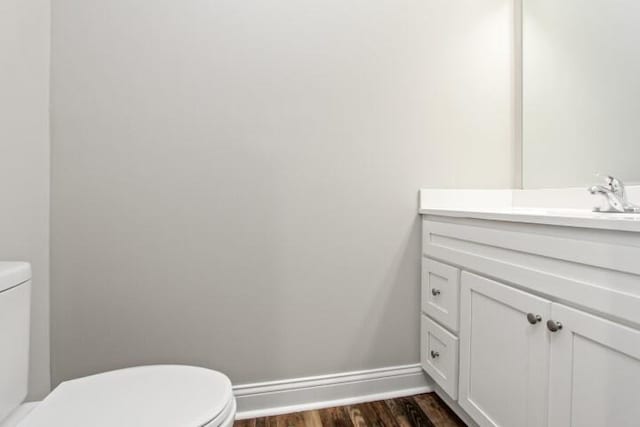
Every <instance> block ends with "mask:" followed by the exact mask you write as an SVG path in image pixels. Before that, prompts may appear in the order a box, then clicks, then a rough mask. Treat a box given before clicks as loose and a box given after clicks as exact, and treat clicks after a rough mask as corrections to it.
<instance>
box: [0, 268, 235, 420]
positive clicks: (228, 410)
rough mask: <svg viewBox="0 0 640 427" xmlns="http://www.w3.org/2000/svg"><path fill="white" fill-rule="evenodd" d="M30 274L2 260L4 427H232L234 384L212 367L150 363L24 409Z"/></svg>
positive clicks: (86, 381)
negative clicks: (232, 385)
mask: <svg viewBox="0 0 640 427" xmlns="http://www.w3.org/2000/svg"><path fill="white" fill-rule="evenodd" d="M30 297H31V268H30V266H29V264H28V263H21V262H0V348H1V349H2V351H0V427H18V426H19V427H45V426H47V427H81V426H82V427H86V426H92V427H115V426H117V427H134V426H135V427H160V426H166V427H230V426H232V425H233V422H234V419H235V413H236V401H235V398H234V396H233V391H232V388H231V381H229V378H227V377H226V376H225V375H224V374H222V373H220V372H216V371H213V370H211V369H206V368H200V367H194V366H182V365H151V366H139V367H133V368H127V369H120V370H116V371H111V372H105V373H101V374H96V375H91V376H88V377H83V378H78V379H74V380H71V381H66V382H63V383H61V384H60V385H59V386H58V387H56V388H55V389H54V390H53V391H52V392H51V393H50V394H49V395H48V396H47V397H46V398H45V399H44V400H43V401H42V402H32V403H24V399H25V397H26V395H27V380H28V366H29V318H30Z"/></svg>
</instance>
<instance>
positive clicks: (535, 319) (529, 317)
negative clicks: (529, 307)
mask: <svg viewBox="0 0 640 427" xmlns="http://www.w3.org/2000/svg"><path fill="white" fill-rule="evenodd" d="M527 320H528V321H529V323H531V324H532V325H535V324H536V323H538V322H542V316H540V315H539V314H533V313H528V314H527Z"/></svg>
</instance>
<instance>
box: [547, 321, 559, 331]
mask: <svg viewBox="0 0 640 427" xmlns="http://www.w3.org/2000/svg"><path fill="white" fill-rule="evenodd" d="M547 328H548V329H549V330H550V331H551V332H558V331H559V330H560V329H562V323H560V322H556V321H555V320H549V321H548V322H547Z"/></svg>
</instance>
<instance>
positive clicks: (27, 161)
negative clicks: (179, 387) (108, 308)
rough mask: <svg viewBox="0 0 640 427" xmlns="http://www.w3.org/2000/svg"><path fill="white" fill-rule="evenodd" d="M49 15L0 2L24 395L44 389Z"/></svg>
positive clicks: (3, 248)
mask: <svg viewBox="0 0 640 427" xmlns="http://www.w3.org/2000/svg"><path fill="white" fill-rule="evenodd" d="M49 17H50V10H49V1H48V0H0V147H1V151H0V200H2V204H1V206H2V208H1V209H0V260H5V261H12V260H20V261H30V262H31V263H32V265H33V293H32V318H31V330H32V335H31V363H30V387H29V395H30V397H31V398H39V397H42V396H43V395H44V394H46V393H47V392H48V391H49V45H50V25H49V23H50V20H49ZM0 351H2V350H1V349H0Z"/></svg>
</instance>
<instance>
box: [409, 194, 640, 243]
mask: <svg viewBox="0 0 640 427" xmlns="http://www.w3.org/2000/svg"><path fill="white" fill-rule="evenodd" d="M563 192H564V193H563ZM629 194H630V195H631V194H633V195H635V194H637V191H636V190H635V189H633V191H629ZM631 200H632V201H633V200H634V199H633V198H632V199H631ZM563 201H564V202H565V204H566V205H567V206H568V207H567V208H565V207H558V204H560V203H563ZM597 202H598V200H597V199H596V198H595V197H593V196H590V195H588V193H587V192H586V191H585V190H584V189H562V190H421V191H420V210H419V212H420V213H421V214H423V215H435V216H446V217H453V218H474V219H483V220H491V221H508V222H520V223H531V224H546V225H556V226H563V227H580V228H593V229H602V230H616V231H628V232H637V233H640V214H623V213H598V212H593V208H592V207H590V206H594V205H595V204H596V203H597ZM583 206H584V207H583Z"/></svg>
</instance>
